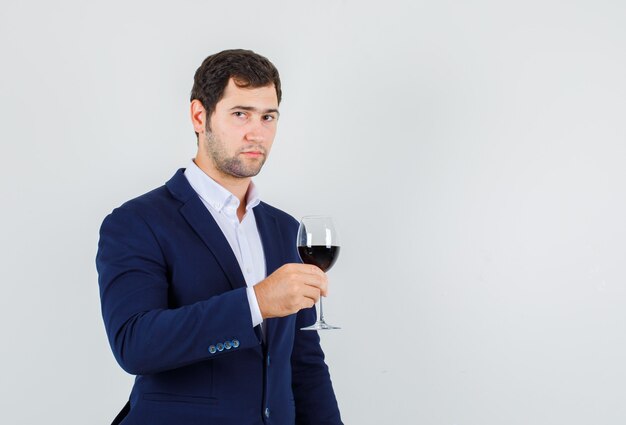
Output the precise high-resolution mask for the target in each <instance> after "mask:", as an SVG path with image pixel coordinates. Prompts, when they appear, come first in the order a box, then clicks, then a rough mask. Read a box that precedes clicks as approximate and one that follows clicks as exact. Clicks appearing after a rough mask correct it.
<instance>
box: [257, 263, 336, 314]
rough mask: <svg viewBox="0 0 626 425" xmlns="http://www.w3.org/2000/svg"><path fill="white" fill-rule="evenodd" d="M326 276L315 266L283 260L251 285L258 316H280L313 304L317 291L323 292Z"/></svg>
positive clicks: (326, 284)
mask: <svg viewBox="0 0 626 425" xmlns="http://www.w3.org/2000/svg"><path fill="white" fill-rule="evenodd" d="M327 287H328V279H327V278H326V273H324V272H323V271H322V270H321V269H320V268H319V267H316V266H313V265H310V264H296V263H292V264H285V265H284V266H282V267H281V268H279V269H278V270H276V271H275V272H274V273H272V274H271V275H269V276H268V277H267V278H265V279H264V280H262V281H260V282H259V283H257V284H256V285H254V292H255V294H256V299H257V302H258V303H259V309H260V310H261V316H263V318H264V319H269V318H272V317H284V316H288V315H290V314H294V313H297V312H298V311H300V310H302V309H303V308H309V307H313V305H315V303H316V302H317V300H319V298H320V295H324V296H326V290H327Z"/></svg>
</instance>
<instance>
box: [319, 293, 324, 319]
mask: <svg viewBox="0 0 626 425" xmlns="http://www.w3.org/2000/svg"><path fill="white" fill-rule="evenodd" d="M323 321H324V305H323V304H322V297H320V322H323Z"/></svg>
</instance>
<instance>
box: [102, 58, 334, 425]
mask: <svg viewBox="0 0 626 425" xmlns="http://www.w3.org/2000/svg"><path fill="white" fill-rule="evenodd" d="M280 98H281V87H280V78H279V75H278V71H277V70H276V68H275V67H274V65H272V63H271V62H269V61H268V60H267V59H266V58H264V57H262V56H260V55H257V54H256V53H254V52H251V51H247V50H227V51H223V52H220V53H217V54H215V55H212V56H209V57H208V58H206V59H205V61H204V62H203V63H202V65H201V66H200V68H199V69H198V70H197V71H196V75H195V78H194V86H193V89H192V93H191V120H192V123H193V127H194V130H195V132H196V135H197V138H198V152H197V155H196V157H195V158H194V159H193V160H192V161H190V163H189V164H188V166H187V168H186V169H180V170H178V171H177V172H176V174H175V175H174V176H173V177H172V178H171V179H170V180H169V181H168V182H167V183H166V184H165V185H164V186H162V187H159V188H157V189H155V190H153V191H151V192H149V193H147V194H145V195H143V196H140V197H138V198H135V199H133V200H131V201H128V202H126V203H125V204H123V205H122V206H121V207H119V208H117V209H115V210H114V211H113V212H112V213H111V214H110V215H109V216H107V217H106V219H105V220H104V222H103V224H102V228H101V229H100V242H99V246H98V255H97V258H96V265H97V268H98V273H99V284H100V295H101V301H102V313H103V317H104V322H105V326H106V331H107V335H108V337H109V342H110V344H111V347H112V349H113V353H114V355H115V357H116V359H117V361H118V362H119V364H120V365H121V366H122V368H124V370H126V371H127V372H129V373H131V374H134V375H137V378H136V380H135V385H134V387H133V389H132V392H131V395H130V402H129V405H127V406H126V408H125V409H124V410H123V412H122V413H121V414H120V416H119V417H118V418H117V419H116V421H117V423H122V424H124V425H134V424H138V425H139V424H141V425H147V424H150V425H161V424H162V425H166V424H167V425H193V424H203V425H210V424H219V425H226V424H233V425H235V424H236V425H247V424H264V423H265V424H277V425H278V424H280V425H282V424H285V425H287V424H290V425H293V424H316V425H320V424H333V425H334V424H341V419H340V414H339V409H338V407H337V402H336V399H335V395H334V392H333V388H332V384H331V381H330V376H329V373H328V368H327V366H326V364H325V363H324V354H323V352H322V349H321V347H320V344H319V337H318V335H317V332H314V331H300V330H299V329H300V328H301V327H303V326H306V325H309V324H312V323H313V322H314V321H315V309H314V308H313V306H314V304H315V302H316V301H317V300H318V299H319V297H320V296H321V295H325V294H326V289H327V279H326V275H325V274H324V273H323V272H322V271H321V270H320V269H318V268H317V267H315V266H311V265H305V264H301V263H300V260H299V257H298V253H297V250H296V246H295V242H296V233H297V228H298V223H297V221H296V220H294V219H293V218H292V217H291V216H289V215H287V214H286V213H284V212H282V211H280V210H278V209H276V208H274V207H272V206H270V205H268V204H265V203H263V202H261V201H260V199H259V195H258V192H257V189H256V187H255V186H254V184H253V183H252V181H251V177H253V176H255V175H256V174H258V173H259V171H260V170H261V167H262V166H263V163H264V162H265V160H266V159H267V156H268V154H269V152H270V149H271V147H272V142H273V140H274V136H275V134H276V125H277V121H278V117H279V112H278V105H279V103H280Z"/></svg>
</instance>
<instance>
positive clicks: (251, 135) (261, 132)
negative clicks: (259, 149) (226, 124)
mask: <svg viewBox="0 0 626 425" xmlns="http://www.w3.org/2000/svg"><path fill="white" fill-rule="evenodd" d="M247 130H248V131H246V140H247V141H249V142H257V143H259V142H262V141H263V140H264V139H265V129H264V128H263V124H261V123H260V122H254V123H250V124H249V127H248V129H247Z"/></svg>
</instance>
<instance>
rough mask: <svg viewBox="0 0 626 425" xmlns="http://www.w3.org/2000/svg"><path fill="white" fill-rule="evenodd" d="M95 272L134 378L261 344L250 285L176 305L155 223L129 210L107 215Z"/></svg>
mask: <svg viewBox="0 0 626 425" xmlns="http://www.w3.org/2000/svg"><path fill="white" fill-rule="evenodd" d="M96 267H97V269H98V283H99V285H100V298H101V304H102V315H103V318H104V323H105V327H106V332H107V335H108V338H109V343H110V345H111V348H112V350H113V354H114V355H115V358H116V359H117V361H118V363H119V364H120V366H122V368H123V369H124V370H126V371H127V372H128V373H131V374H134V375H140V374H141V375H143V374H151V373H156V372H161V371H164V370H170V369H175V368H178V367H182V366H186V365H189V364H192V363H195V362H199V361H203V360H207V359H212V358H215V357H217V356H224V355H230V354H232V353H233V352H238V351H239V350H242V349H245V348H250V347H253V346H258V345H260V343H261V342H260V340H259V338H258V337H257V335H256V333H255V332H254V328H253V326H252V319H251V317H250V307H249V304H248V299H247V295H246V289H245V288H239V289H234V290H231V291H228V292H225V293H223V294H220V295H216V296H213V297H211V298H209V299H207V300H203V301H199V302H196V303H195V304H191V305H187V306H182V307H178V308H170V305H169V302H168V291H169V282H168V271H167V263H166V259H165V258H164V255H163V252H162V250H161V248H160V246H159V243H158V241H157V238H156V237H155V235H154V233H153V232H152V229H151V228H150V226H149V225H148V224H147V223H146V222H145V221H144V219H143V218H142V217H141V216H140V215H139V214H138V213H137V212H135V211H133V210H131V209H128V208H123V207H122V208H118V209H116V210H114V211H113V213H111V214H110V215H109V216H107V217H106V218H105V220H104V222H103V224H102V227H101V229H100V241H99V244H98V253H97V256H96ZM226 347H230V348H228V349H227V348H226ZM219 348H222V349H221V350H220V349H219Z"/></svg>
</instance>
